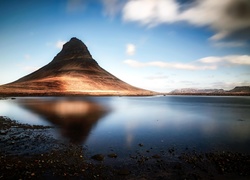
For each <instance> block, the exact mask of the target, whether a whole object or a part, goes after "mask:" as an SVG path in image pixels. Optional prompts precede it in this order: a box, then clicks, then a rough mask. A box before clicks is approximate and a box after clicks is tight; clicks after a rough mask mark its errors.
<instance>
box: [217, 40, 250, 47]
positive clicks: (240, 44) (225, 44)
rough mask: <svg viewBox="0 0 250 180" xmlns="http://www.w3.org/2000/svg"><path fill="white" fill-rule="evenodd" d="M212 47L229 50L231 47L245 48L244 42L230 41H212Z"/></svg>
mask: <svg viewBox="0 0 250 180" xmlns="http://www.w3.org/2000/svg"><path fill="white" fill-rule="evenodd" d="M212 45H213V46H215V47H219V48H224V47H226V48H231V47H243V46H246V43H245V42H242V41H232V42H216V41H213V42H212Z"/></svg>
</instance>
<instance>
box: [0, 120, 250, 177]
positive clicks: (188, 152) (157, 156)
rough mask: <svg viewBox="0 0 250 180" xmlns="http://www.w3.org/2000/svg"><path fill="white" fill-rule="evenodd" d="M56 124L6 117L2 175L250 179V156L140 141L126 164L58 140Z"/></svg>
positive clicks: (1, 134) (0, 145)
mask: <svg viewBox="0 0 250 180" xmlns="http://www.w3.org/2000/svg"><path fill="white" fill-rule="evenodd" d="M52 128H56V127H51V126H33V125H28V124H20V123H18V122H16V121H14V120H11V119H9V118H7V117H0V140H1V141H0V149H1V150H0V163H1V167H0V179H29V178H31V179H52V178H53V179H54V178H56V179H62V178H73V179H249V178H250V173H249V172H250V155H249V154H241V153H233V152H223V151H222V152H216V151H215V152H207V153H201V152H197V151H196V150H195V149H189V148H186V149H185V150H183V152H181V153H176V152H177V149H176V148H175V147H172V148H168V149H166V150H161V151H159V152H157V153H154V154H151V151H150V150H148V149H146V148H144V146H145V145H144V144H141V143H138V148H139V149H142V150H141V151H135V152H134V153H133V154H131V155H129V157H128V158H127V160H126V161H125V162H122V160H121V161H120V160H119V158H120V157H119V154H116V152H113V153H110V154H91V155H90V154H89V153H88V149H87V148H86V147H84V146H82V145H79V144H72V143H69V142H65V141H63V140H58V139H56V138H55V137H54V136H53V133H51V132H52V131H51V129H52ZM143 148H144V149H143ZM144 150H145V151H144ZM112 162H113V163H112ZM116 162H119V163H116ZM120 162H121V163H120Z"/></svg>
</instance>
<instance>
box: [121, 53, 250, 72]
mask: <svg viewBox="0 0 250 180" xmlns="http://www.w3.org/2000/svg"><path fill="white" fill-rule="evenodd" d="M124 63H125V64H127V65H129V66H131V67H136V68H140V67H158V68H169V69H180V70H216V69H218V68H219V67H222V66H228V65H230V66H236V65H238V66H240V65H244V66H246V65H247V66H250V56H249V55H231V56H224V57H216V56H209V57H204V58H201V59H198V60H195V61H192V62H190V63H178V62H163V61H151V62H139V61H136V60H132V59H128V60H125V61H124Z"/></svg>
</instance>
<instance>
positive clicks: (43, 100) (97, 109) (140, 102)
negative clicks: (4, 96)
mask: <svg viewBox="0 0 250 180" xmlns="http://www.w3.org/2000/svg"><path fill="white" fill-rule="evenodd" d="M0 107H1V108H0V115H1V116H8V117H10V118H11V119H14V120H17V121H19V122H22V123H28V124H39V125H53V126H56V127H57V128H55V129H54V131H55V134H56V137H57V138H63V139H65V140H68V141H72V142H75V143H80V144H82V145H84V146H86V147H87V148H88V150H89V151H90V152H91V153H110V152H116V153H118V154H120V156H126V155H128V154H130V153H132V152H134V151H135V150H138V149H140V150H141V149H143V150H147V149H150V150H151V151H155V152H157V151H160V150H167V149H169V148H173V147H174V148H176V149H177V150H178V149H179V150H184V149H186V148H189V149H192V148H194V149H196V150H200V151H204V152H208V151H214V150H219V151H224V150H225V151H228V150H229V151H237V152H243V153H249V152H250V98H249V97H207V96H153V97H71V98H69V97H32V98H25V97H18V98H16V99H15V100H11V99H8V100H1V101H0ZM138 144H143V147H139V146H138Z"/></svg>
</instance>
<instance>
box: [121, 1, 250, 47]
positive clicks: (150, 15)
mask: <svg viewBox="0 0 250 180" xmlns="http://www.w3.org/2000/svg"><path fill="white" fill-rule="evenodd" d="M191 2H192V3H189V4H188V5H187V4H183V3H182V4H181V3H179V2H178V1H177V0H157V1H156V0H129V1H128V2H127V3H126V4H125V6H124V8H123V20H124V21H127V22H129V21H134V22H138V23H140V24H143V25H146V26H149V27H152V26H156V25H159V24H163V23H174V22H180V21H185V22H188V23H189V24H192V25H195V26H203V27H209V28H210V29H212V30H214V31H215V34H214V35H213V36H212V37H211V38H210V39H211V40H213V41H218V40H222V39H226V38H232V39H241V40H246V39H249V37H250V2H249V0H223V1H214V0H202V1H200V0H194V1H191ZM223 45H226V44H222V46H223ZM227 45H228V44H227ZM231 45H232V44H231Z"/></svg>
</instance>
